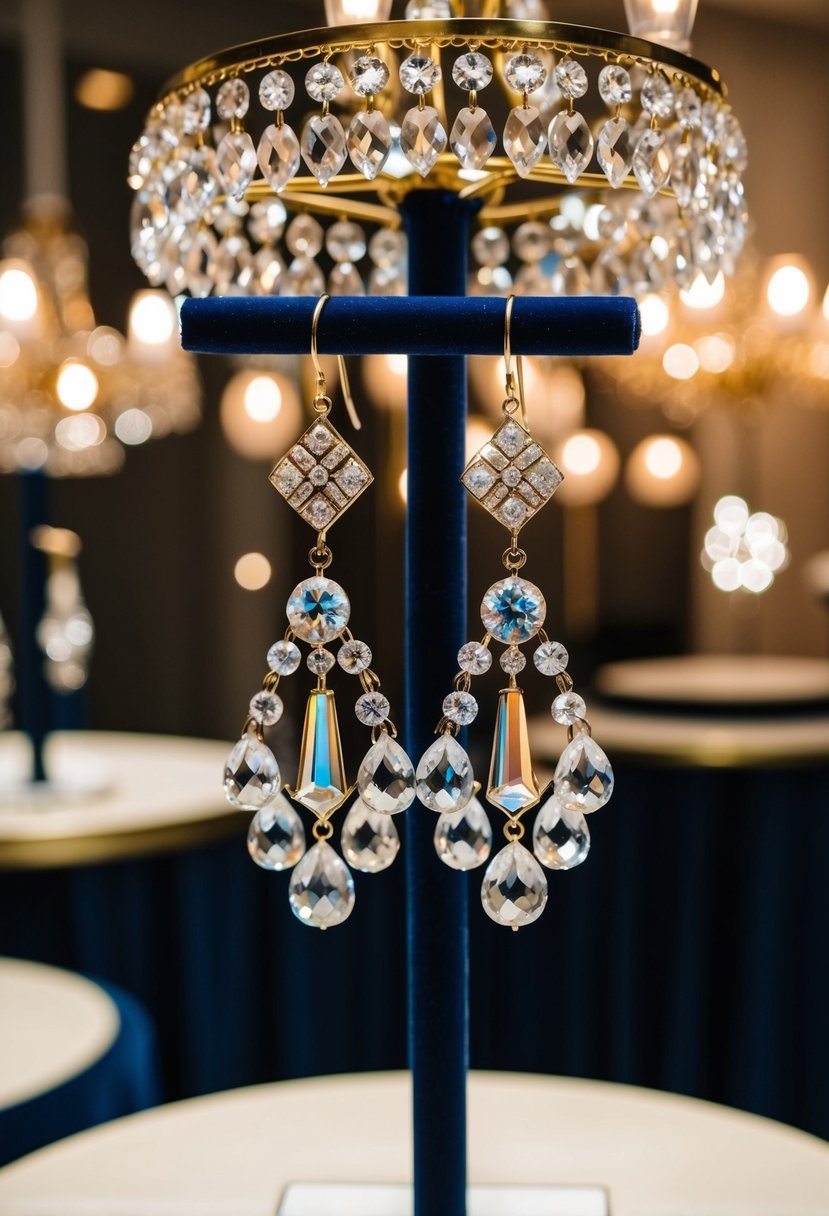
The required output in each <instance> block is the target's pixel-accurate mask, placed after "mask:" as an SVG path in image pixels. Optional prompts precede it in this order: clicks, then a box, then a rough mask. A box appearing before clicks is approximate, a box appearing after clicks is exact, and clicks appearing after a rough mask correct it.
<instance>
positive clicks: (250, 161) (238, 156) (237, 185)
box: [216, 131, 257, 199]
mask: <svg viewBox="0 0 829 1216" xmlns="http://www.w3.org/2000/svg"><path fill="white" fill-rule="evenodd" d="M256 163H257V162H256V149H255V148H254V146H253V140H252V139H251V137H250V136H249V135H248V133H247V132H246V131H228V133H227V135H225V136H223V137H222V139H221V140H220V142H219V146H218V148H217V149H216V168H217V170H218V173H219V180H220V181H221V183H222V185H223V186H224V188H225V191H226V192H227V193H228V194H230V195H232V197H233V198H236V199H240V198H242V197H243V196H244V193H245V191H246V190H247V188H248V186H249V185H250V183H251V182H252V181H253V175H254V173H255V172H256Z"/></svg>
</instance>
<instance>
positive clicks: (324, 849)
mask: <svg viewBox="0 0 829 1216" xmlns="http://www.w3.org/2000/svg"><path fill="white" fill-rule="evenodd" d="M288 899H289V902H290V905H291V911H292V912H293V914H294V916H295V917H296V918H297V920H299V921H301V922H302V924H304V925H311V926H312V927H313V928H315V929H330V928H332V927H333V926H334V925H341V924H342V923H343V921H344V920H346V919H347V918H348V917H349V916H350V915H351V912H352V910H353V908H354V879H353V878H352V876H351V871H350V870H349V868H348V866H347V865H346V864H345V862H344V861H343V860H342V858H341V857H339V856H338V855H337V853H335V851H334V850H333V849H332V848H331V845H330V844H328V843H327V842H326V841H325V840H321V841H319V842H318V843H317V844H315V845H314V846H313V848H310V849H309V850H308V852H307V853H306V854H305V856H304V857H303V858H302V860H301V861H300V862H299V863H298V864H297V865H296V866H295V867H294V870H293V873H292V874H291V883H290V887H289V894H288Z"/></svg>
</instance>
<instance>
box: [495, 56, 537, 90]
mask: <svg viewBox="0 0 829 1216" xmlns="http://www.w3.org/2000/svg"><path fill="white" fill-rule="evenodd" d="M504 79H505V80H506V82H507V84H508V85H509V87H510V88H511V89H514V90H515V92H516V93H532V92H534V90H535V89H540V88H541V86H542V85H543V83H544V81H545V80H546V79H547V69H546V68H545V66H544V64H543V62H542V60H541V59H540V58H539V57H538V55H534V54H532V53H531V52H524V53H522V54H520V55H513V56H512V57H511V58H510V59H508V60H507V63H506V67H505V68H504Z"/></svg>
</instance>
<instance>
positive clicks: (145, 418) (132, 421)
mask: <svg viewBox="0 0 829 1216" xmlns="http://www.w3.org/2000/svg"><path fill="white" fill-rule="evenodd" d="M152 433H153V423H152V419H151V418H150V416H149V414H147V413H146V412H145V411H144V410H139V409H128V410H124V412H123V414H119V415H118V417H117V418H116V419H115V434H116V435H117V436H118V438H119V439H120V440H121V442H122V443H126V444H127V445H128V446H130V447H137V446H138V444H140V443H146V442H147V440H148V439H149V438H150V436H151V435H152Z"/></svg>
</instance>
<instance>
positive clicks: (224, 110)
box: [216, 76, 250, 119]
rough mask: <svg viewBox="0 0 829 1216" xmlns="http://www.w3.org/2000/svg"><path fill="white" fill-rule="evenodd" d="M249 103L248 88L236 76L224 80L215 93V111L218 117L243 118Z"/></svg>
mask: <svg viewBox="0 0 829 1216" xmlns="http://www.w3.org/2000/svg"><path fill="white" fill-rule="evenodd" d="M249 105H250V89H249V88H248V86H247V85H246V84H245V82H244V80H240V79H239V77H238V76H234V77H233V78H232V79H231V80H226V81H225V82H224V84H223V85H222V86H221V88H220V89H219V91H218V93H217V94H216V113H217V114H218V115H219V118H226V119H231V118H244V117H245V115H246V114H247V112H248V106H249Z"/></svg>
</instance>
